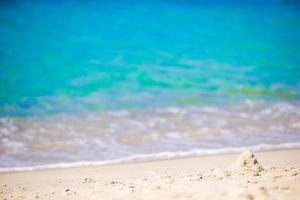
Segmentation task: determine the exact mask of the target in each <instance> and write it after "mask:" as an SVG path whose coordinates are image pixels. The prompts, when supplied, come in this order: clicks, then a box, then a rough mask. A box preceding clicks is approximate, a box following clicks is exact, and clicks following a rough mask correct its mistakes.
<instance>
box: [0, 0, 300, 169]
mask: <svg viewBox="0 0 300 200" xmlns="http://www.w3.org/2000/svg"><path fill="white" fill-rule="evenodd" d="M299 6H300V5H299V4H298V3H297V2H296V1H284V0H269V1H234V0H232V1H230V0H218V1H206V0H202V1H201V0H186V1H183V0H160V1H158V0H157V1H156V0H154V1H147V0H143V1H137V0H124V1H119V0H113V1H107V0H103V1H100V2H98V1H76V0H69V1H26V0H24V1H21V0H20V1H1V3H0V116H1V119H0V167H15V166H32V165H40V164H53V163H60V162H75V161H82V160H85V161H103V160H109V159H119V158H124V157H128V156H132V155H133V154H135V153H140V154H149V153H152V154H153V153H154V154H155V153H159V152H165V151H167V152H176V151H189V150H192V149H216V148H218V149H221V148H225V147H242V146H253V145H258V144H262V143H264V144H271V145H275V146H276V145H279V144H281V143H288V142H300V135H299V133H300V123H299V121H300V101H299V98H300V20H299V19H300V12H299V11H300V10H299V8H300V7H299Z"/></svg>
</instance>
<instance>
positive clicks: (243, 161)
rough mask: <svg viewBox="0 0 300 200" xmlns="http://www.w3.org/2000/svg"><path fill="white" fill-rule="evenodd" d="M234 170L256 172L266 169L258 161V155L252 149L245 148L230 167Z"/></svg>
mask: <svg viewBox="0 0 300 200" xmlns="http://www.w3.org/2000/svg"><path fill="white" fill-rule="evenodd" d="M228 170H229V171H234V172H255V173H259V172H262V171H264V168H263V166H262V165H261V164H260V163H259V162H258V161H257V159H256V157H255V156H254V154H253V153H252V152H251V151H250V150H245V151H244V152H243V153H242V154H241V155H240V156H239V158H238V159H237V160H236V161H235V162H234V163H233V164H232V165H231V166H229V168H228Z"/></svg>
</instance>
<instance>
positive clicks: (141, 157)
mask: <svg viewBox="0 0 300 200" xmlns="http://www.w3.org/2000/svg"><path fill="white" fill-rule="evenodd" d="M246 148H247V149H251V150H252V151H268V150H284V149H295V148H300V142H298V143H283V144H276V145H274V144H259V145H255V146H248V147H245V146H244V147H228V148H222V149H193V150H191V151H177V152H161V153H155V154H134V155H132V156H129V157H125V158H120V159H114V160H104V161H79V162H72V163H57V164H49V165H38V166H32V167H9V168H0V172H18V171H33V170H43V169H62V168H71V167H83V166H101V165H109V164H120V163H130V162H134V161H135V162H137V161H151V160H163V159H171V158H183V157H190V156H204V155H218V154H229V153H239V152H242V151H243V150H245V149H246Z"/></svg>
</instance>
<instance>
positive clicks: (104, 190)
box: [0, 149, 300, 200]
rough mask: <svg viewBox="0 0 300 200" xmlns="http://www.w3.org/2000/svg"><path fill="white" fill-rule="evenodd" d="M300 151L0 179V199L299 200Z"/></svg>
mask: <svg viewBox="0 0 300 200" xmlns="http://www.w3.org/2000/svg"><path fill="white" fill-rule="evenodd" d="M299 197H300V149H294V150H282V151H270V152H259V153H256V152H255V153H254V155H253V154H251V152H244V154H242V155H241V154H231V155H218V156H202V157H192V158H184V159H173V160H163V161H152V162H142V163H130V164H118V165H107V166H98V167H78V168H67V169H54V170H39V171H28V172H10V173H1V174H0V199H3V200H4V199H6V200H9V199H106V200H107V199H149V200H150V199H151V200H153V199H208V198H209V199H247V200H248V199H249V200H251V199H299Z"/></svg>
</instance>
